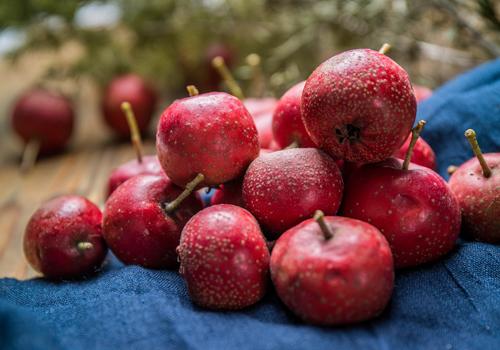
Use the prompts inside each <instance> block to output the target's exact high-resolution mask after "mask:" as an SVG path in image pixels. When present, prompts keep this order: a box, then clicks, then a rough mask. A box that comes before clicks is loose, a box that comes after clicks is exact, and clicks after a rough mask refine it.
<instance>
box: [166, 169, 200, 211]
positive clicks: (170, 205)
mask: <svg viewBox="0 0 500 350" xmlns="http://www.w3.org/2000/svg"><path fill="white" fill-rule="evenodd" d="M203 180H205V175H203V174H202V173H199V174H198V175H196V177H195V178H194V179H193V180H191V181H190V182H188V184H187V185H186V188H184V191H182V192H181V194H179V195H178V196H177V198H176V199H174V200H173V201H171V202H170V203H165V205H164V210H165V212H166V213H167V214H170V213H172V212H173V211H175V210H176V209H177V208H178V207H179V205H180V204H181V203H182V201H183V200H184V199H186V198H187V197H188V196H189V195H190V194H191V193H192V192H193V191H194V190H195V189H196V187H197V186H198V185H199V184H200V183H202V182H203Z"/></svg>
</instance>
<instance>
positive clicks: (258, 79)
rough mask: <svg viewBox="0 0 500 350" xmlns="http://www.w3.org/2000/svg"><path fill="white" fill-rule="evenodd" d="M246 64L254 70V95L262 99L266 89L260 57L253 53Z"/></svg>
mask: <svg viewBox="0 0 500 350" xmlns="http://www.w3.org/2000/svg"><path fill="white" fill-rule="evenodd" d="M246 62H247V64H248V65H249V66H250V68H251V69H252V90H253V94H252V95H253V96H257V97H260V96H262V93H263V92H264V89H265V84H264V74H263V73H262V67H261V59H260V56H259V55H258V54H256V53H251V54H250V55H248V56H247V58H246Z"/></svg>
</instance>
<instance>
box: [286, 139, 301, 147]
mask: <svg viewBox="0 0 500 350" xmlns="http://www.w3.org/2000/svg"><path fill="white" fill-rule="evenodd" d="M299 146H300V145H299V140H297V138H294V140H293V141H292V143H291V144H289V145H288V146H286V147H285V149H290V148H298V147H299Z"/></svg>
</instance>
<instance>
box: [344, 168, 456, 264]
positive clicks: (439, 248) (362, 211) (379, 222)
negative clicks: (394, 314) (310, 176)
mask: <svg viewBox="0 0 500 350" xmlns="http://www.w3.org/2000/svg"><path fill="white" fill-rule="evenodd" d="M401 167H402V161H401V160H400V159H396V158H389V159H387V160H386V161H384V162H381V163H378V164H366V165H363V166H361V167H360V168H358V169H357V170H356V171H355V172H354V173H352V174H351V176H350V178H349V181H348V182H347V184H346V190H345V193H344V202H343V205H342V214H343V215H344V216H347V217H352V218H355V219H359V220H363V221H366V222H368V223H370V224H372V225H374V226H375V227H377V228H378V229H379V230H380V232H382V234H383V235H384V236H385V237H386V238H387V241H388V242H389V244H390V246H391V249H392V253H393V256H394V263H395V266H396V267H397V268H404V267H412V266H417V265H420V264H423V263H426V262H429V261H433V260H436V259H438V258H439V257H441V256H443V255H445V254H446V253H448V252H449V251H451V250H452V249H453V247H454V246H455V241H456V240H457V238H458V234H459V231H460V208H459V206H458V202H457V199H456V197H455V195H454V194H453V192H451V190H450V188H449V187H448V184H447V183H446V182H445V181H444V180H443V178H441V177H440V176H439V175H438V174H437V173H435V172H434V171H432V170H430V169H428V168H425V167H422V166H419V165H416V164H412V163H410V167H409V170H402V169H401Z"/></svg>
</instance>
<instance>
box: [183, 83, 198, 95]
mask: <svg viewBox="0 0 500 350" xmlns="http://www.w3.org/2000/svg"><path fill="white" fill-rule="evenodd" d="M186 90H187V92H188V94H189V96H191V97H193V96H198V95H199V94H200V92H199V91H198V89H197V88H196V86H194V85H188V86H186Z"/></svg>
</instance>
